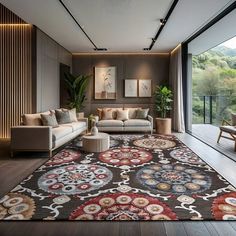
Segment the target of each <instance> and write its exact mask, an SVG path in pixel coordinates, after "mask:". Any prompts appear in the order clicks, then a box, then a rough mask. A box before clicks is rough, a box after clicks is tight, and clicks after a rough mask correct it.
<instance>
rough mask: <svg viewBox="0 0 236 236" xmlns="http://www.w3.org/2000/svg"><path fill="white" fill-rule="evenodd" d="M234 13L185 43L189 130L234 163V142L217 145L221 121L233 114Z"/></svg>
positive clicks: (235, 69) (235, 107)
mask: <svg viewBox="0 0 236 236" xmlns="http://www.w3.org/2000/svg"><path fill="white" fill-rule="evenodd" d="M235 20H236V10H233V11H231V12H230V13H229V14H228V15H226V16H225V17H224V18H222V19H221V20H220V21H219V22H217V23H216V24H214V25H213V26H211V27H210V28H209V29H208V30H206V31H204V32H203V33H202V34H201V35H199V36H198V37H196V38H194V39H193V40H192V41H191V42H189V43H188V55H189V56H188V60H189V61H188V91H189V92H188V93H189V96H188V104H189V106H188V111H187V112H188V114H189V115H188V124H189V125H188V126H189V127H187V128H188V131H189V132H191V133H192V134H193V135H194V136H196V137H198V138H199V139H201V140H203V141H204V142H206V143H208V144H209V145H211V146H213V147H215V148H217V149H219V150H220V151H222V152H224V153H225V154H226V155H228V156H230V157H231V158H234V159H235V160H236V154H235V152H234V143H233V142H232V141H230V140H227V139H222V140H221V141H220V143H219V144H217V137H218V135H219V126H220V125H221V123H222V120H223V119H225V120H227V121H229V122H230V121H231V114H232V113H236V29H235V27H234V26H233V24H232V23H233V22H234V21H235Z"/></svg>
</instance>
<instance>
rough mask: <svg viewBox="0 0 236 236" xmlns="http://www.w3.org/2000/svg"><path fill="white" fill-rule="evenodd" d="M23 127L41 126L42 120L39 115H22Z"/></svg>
mask: <svg viewBox="0 0 236 236" xmlns="http://www.w3.org/2000/svg"><path fill="white" fill-rule="evenodd" d="M22 121H23V125H29V126H41V125H42V120H41V116H40V114H39V113H36V114H24V115H22Z"/></svg>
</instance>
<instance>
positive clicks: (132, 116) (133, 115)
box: [124, 107, 141, 119]
mask: <svg viewBox="0 0 236 236" xmlns="http://www.w3.org/2000/svg"><path fill="white" fill-rule="evenodd" d="M126 109H128V110H129V119H135V118H136V114H137V109H141V107H131V108H124V110H126Z"/></svg>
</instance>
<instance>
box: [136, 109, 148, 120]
mask: <svg viewBox="0 0 236 236" xmlns="http://www.w3.org/2000/svg"><path fill="white" fill-rule="evenodd" d="M148 112H149V108H147V109H138V110H137V112H136V119H147V116H148Z"/></svg>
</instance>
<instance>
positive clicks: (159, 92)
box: [154, 86, 173, 134]
mask: <svg viewBox="0 0 236 236" xmlns="http://www.w3.org/2000/svg"><path fill="white" fill-rule="evenodd" d="M154 95H155V110H156V111H157V114H158V115H159V117H157V118H156V133H157V134H171V118H167V113H168V112H169V111H170V110H171V109H172V107H171V103H172V101H173V100H172V97H173V93H172V91H171V90H170V89H168V88H167V87H166V86H156V89H155V92H154Z"/></svg>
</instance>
